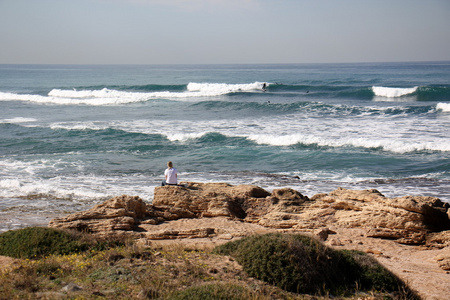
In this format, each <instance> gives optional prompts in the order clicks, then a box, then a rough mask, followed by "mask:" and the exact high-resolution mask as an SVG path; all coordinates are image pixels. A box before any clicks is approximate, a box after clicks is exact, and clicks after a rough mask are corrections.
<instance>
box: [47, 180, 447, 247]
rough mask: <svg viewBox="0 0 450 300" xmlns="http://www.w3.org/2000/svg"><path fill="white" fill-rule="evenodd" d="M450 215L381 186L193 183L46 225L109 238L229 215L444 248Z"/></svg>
mask: <svg viewBox="0 0 450 300" xmlns="http://www.w3.org/2000/svg"><path fill="white" fill-rule="evenodd" d="M449 216H450V211H449V204H448V203H444V202H442V201H441V200H439V199H438V198H434V197H424V196H404V197H399V198H387V197H385V196H383V195H382V194H381V193H380V192H378V191H377V190H362V191H355V190H348V189H342V188H339V189H337V190H335V191H333V192H331V193H329V194H317V195H315V196H313V197H312V198H308V197H306V196H303V195H302V194H300V193H299V192H298V191H295V190H293V189H289V188H283V189H275V190H273V192H272V193H270V192H268V191H266V190H264V189H262V188H260V187H258V186H253V185H238V186H232V185H229V184H226V183H195V182H188V183H184V185H183V186H165V187H156V188H155V193H154V200H153V203H152V204H151V205H148V204H146V203H145V202H144V201H143V200H142V199H140V198H139V197H137V196H133V197H131V196H126V195H123V196H119V197H114V198H111V199H109V200H107V201H105V202H104V203H102V204H100V205H96V206H95V207H93V208H92V209H90V210H88V211H84V212H78V213H74V214H71V215H69V216H66V217H63V218H58V219H53V220H51V221H50V224H49V226H50V227H55V228H66V229H75V230H78V231H84V232H88V233H92V234H96V235H100V236H105V237H111V236H120V235H124V234H125V235H127V236H131V237H134V238H147V239H176V238H200V237H202V238H203V237H214V236H218V235H220V234H231V235H233V233H234V232H227V230H226V228H214V227H208V228H204V227H203V228H201V227H199V228H186V229H185V230H171V229H170V226H169V227H168V226H167V223H168V222H169V223H170V222H172V221H174V220H181V219H184V220H186V219H194V220H195V219H205V218H226V219H228V220H232V221H234V222H241V223H242V222H245V223H251V224H256V225H259V226H261V227H264V228H268V229H274V230H278V231H280V230H281V231H292V232H295V231H298V232H305V231H307V232H308V231H309V232H312V231H314V232H319V233H320V234H319V235H320V237H321V238H322V239H326V237H327V236H328V234H329V233H332V232H333V230H330V229H329V228H335V227H338V228H360V229H364V231H365V235H366V236H367V237H373V238H381V239H389V240H394V241H396V242H397V243H401V244H411V245H427V246H430V247H437V248H443V247H448V246H449V245H450V231H449V230H450V218H449ZM161 224H166V225H165V226H161ZM211 224H214V222H212V223H211ZM247 234H248V233H247ZM239 235H245V233H242V232H240V233H239Z"/></svg>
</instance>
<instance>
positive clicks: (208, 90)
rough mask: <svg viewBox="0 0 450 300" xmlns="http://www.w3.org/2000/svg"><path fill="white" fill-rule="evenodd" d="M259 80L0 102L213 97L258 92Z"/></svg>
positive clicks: (2, 97) (54, 93) (2, 96)
mask: <svg viewBox="0 0 450 300" xmlns="http://www.w3.org/2000/svg"><path fill="white" fill-rule="evenodd" d="M262 86H263V83H262V82H254V83H249V84H226V83H189V84H188V85H187V87H186V90H185V91H181V92H180V91H155V92H130V91H121V90H114V89H108V88H102V89H93V90H76V89H53V90H51V91H50V92H49V93H48V95H47V96H42V95H32V94H14V93H3V92H0V101H12V100H18V101H29V102H36V103H51V104H65V105H78V104H85V105H117V104H127V103H136V102H143V101H148V100H152V99H189V98H196V97H213V96H220V95H226V94H229V93H235V92H250V91H257V90H259V91H261V89H262Z"/></svg>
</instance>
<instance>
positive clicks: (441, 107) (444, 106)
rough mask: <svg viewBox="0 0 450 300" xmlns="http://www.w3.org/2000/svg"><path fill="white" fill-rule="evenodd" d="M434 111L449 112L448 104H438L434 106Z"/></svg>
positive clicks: (449, 105) (449, 104)
mask: <svg viewBox="0 0 450 300" xmlns="http://www.w3.org/2000/svg"><path fill="white" fill-rule="evenodd" d="M436 109H437V110H442V111H444V112H450V103H438V104H437V105H436Z"/></svg>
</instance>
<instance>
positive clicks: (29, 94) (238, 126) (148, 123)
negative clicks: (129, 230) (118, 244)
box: [0, 62, 450, 230]
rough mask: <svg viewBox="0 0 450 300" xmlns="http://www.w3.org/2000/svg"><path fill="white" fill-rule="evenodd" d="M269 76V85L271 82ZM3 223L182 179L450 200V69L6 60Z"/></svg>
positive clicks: (1, 75) (33, 219)
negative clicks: (171, 173)
mask: <svg viewBox="0 0 450 300" xmlns="http://www.w3.org/2000/svg"><path fill="white" fill-rule="evenodd" d="M264 83H267V88H266V90H265V91H264V90H263V89H262V87H263V84H264ZM0 105H1V110H0V141H1V144H0V166H1V169H0V230H6V229H8V228H16V227H23V226H27V225H30V224H46V223H47V222H48V220H49V218H52V217H55V216H60V215H64V214H67V213H70V212H74V211H79V210H83V209H87V208H90V207H92V206H93V205H94V204H98V203H101V202H102V201H104V200H105V199H107V198H109V197H111V196H115V195H121V194H130V195H138V196H140V197H142V198H143V199H144V200H146V201H148V202H151V201H152V197H153V189H154V187H155V186H157V185H159V184H160V182H161V180H162V177H163V176H162V174H163V171H164V169H165V164H166V162H167V161H168V160H171V161H173V162H174V164H175V167H177V168H178V170H179V172H180V174H179V178H180V180H182V181H183V180H184V181H202V182H217V181H220V182H228V183H231V184H256V185H259V186H262V187H264V188H266V189H268V190H271V189H274V188H278V187H292V188H294V189H296V190H299V191H300V192H301V193H303V194H305V195H307V196H312V195H314V194H316V193H319V192H330V191H332V190H334V189H336V188H337V187H339V186H342V187H347V188H354V189H367V188H376V189H378V190H380V191H381V192H382V193H384V194H385V195H386V196H388V197H396V196H402V195H406V194H412V195H430V196H436V197H439V198H441V199H442V200H444V201H446V202H450V192H449V191H450V189H449V187H450V172H449V170H450V160H449V158H450V133H449V128H450V63H449V62H435V63H386V64H381V63H378V64H299V65H157V66H156V65H155V66H72V65H68V66H64V65H0Z"/></svg>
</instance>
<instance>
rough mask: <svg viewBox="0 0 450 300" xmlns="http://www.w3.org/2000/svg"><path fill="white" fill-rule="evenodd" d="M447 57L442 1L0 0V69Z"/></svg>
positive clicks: (447, 2)
mask: <svg viewBox="0 0 450 300" xmlns="http://www.w3.org/2000/svg"><path fill="white" fill-rule="evenodd" d="M430 60H450V0H426V1H425V0H0V63H58V64H60V63H67V64H79V63H81V64H93V63H94V64H114V63H118V64H127V63H129V64H158V63H164V64H165V63H174V64H177V63H187V64H189V63H310V62H379V61H430Z"/></svg>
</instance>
